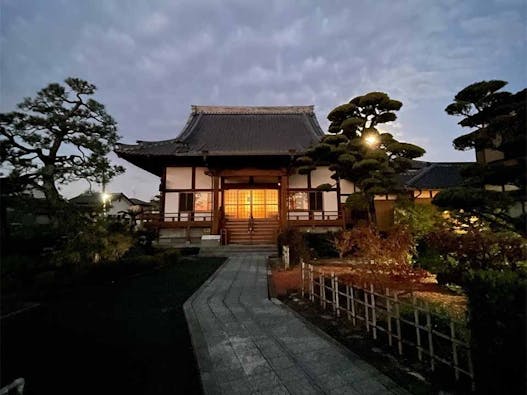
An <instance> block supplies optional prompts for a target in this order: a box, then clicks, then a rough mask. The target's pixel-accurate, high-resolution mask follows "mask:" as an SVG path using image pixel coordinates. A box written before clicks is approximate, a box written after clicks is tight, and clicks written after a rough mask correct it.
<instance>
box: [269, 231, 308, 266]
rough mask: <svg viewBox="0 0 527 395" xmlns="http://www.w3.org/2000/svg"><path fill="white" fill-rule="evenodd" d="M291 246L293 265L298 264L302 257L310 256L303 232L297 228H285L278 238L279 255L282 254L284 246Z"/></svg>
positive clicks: (290, 256) (290, 254)
mask: <svg viewBox="0 0 527 395" xmlns="http://www.w3.org/2000/svg"><path fill="white" fill-rule="evenodd" d="M283 246H288V247H289V261H290V264H291V265H297V264H299V263H300V260H301V259H304V260H307V259H308V258H309V250H308V249H307V246H306V243H305V242H304V237H303V236H302V233H301V232H300V231H299V230H298V229H295V228H286V229H284V230H283V231H282V232H281V233H280V234H279V235H278V238H277V247H278V255H279V256H282V247H283Z"/></svg>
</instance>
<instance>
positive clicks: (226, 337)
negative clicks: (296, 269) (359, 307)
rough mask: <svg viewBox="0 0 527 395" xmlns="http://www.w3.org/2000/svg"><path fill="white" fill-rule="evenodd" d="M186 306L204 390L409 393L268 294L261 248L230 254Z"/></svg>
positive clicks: (284, 392)
mask: <svg viewBox="0 0 527 395" xmlns="http://www.w3.org/2000/svg"><path fill="white" fill-rule="evenodd" d="M184 308H185V315H186V317H187V321H188V324H189V328H190V332H191V336H192V343H193V345H194V350H195V353H196V356H197V359H198V364H199V368H200V372H201V379H202V383H203V389H204V392H205V394H229V395H230V394H252V393H254V394H256V393H258V394H368V395H372V394H393V393H396V394H406V391H404V390H403V389H401V388H400V387H399V386H398V385H397V384H395V383H394V382H393V381H392V380H391V379H389V378H388V377H386V376H385V375H383V374H382V373H380V372H379V371H378V370H376V369H375V368H374V367H372V366H371V365H369V364H367V363H366V362H364V361H362V360H361V359H360V358H359V357H357V356H356V355H355V354H353V353H352V352H350V351H349V350H347V349H345V348H344V347H343V346H341V345H339V344H338V343H336V342H334V341H333V340H332V339H330V338H328V337H327V336H325V334H323V333H321V332H320V331H319V330H318V329H315V328H313V327H312V326H311V325H310V324H308V323H306V322H305V321H304V320H303V319H301V318H299V316H297V315H296V313H294V312H292V311H291V310H289V308H287V307H285V306H284V305H281V304H280V303H279V302H278V301H271V300H269V299H268V293H267V265H266V256H265V255H264V254H257V253H248V254H246V255H241V256H231V258H229V259H228V260H227V261H226V262H225V264H224V265H223V266H222V267H221V268H220V269H219V270H218V271H217V272H216V273H215V274H214V275H213V276H212V277H211V278H210V279H209V280H208V281H207V282H206V283H205V284H203V286H202V287H201V288H200V289H199V290H198V291H197V292H196V293H195V294H194V295H193V296H192V297H191V298H190V299H189V300H188V301H187V302H186V303H185V306H184Z"/></svg>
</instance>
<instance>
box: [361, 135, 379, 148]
mask: <svg viewBox="0 0 527 395" xmlns="http://www.w3.org/2000/svg"><path fill="white" fill-rule="evenodd" d="M364 142H365V143H366V145H368V146H370V147H374V146H376V145H377V144H379V137H377V136H376V135H374V134H369V135H367V136H366V137H364Z"/></svg>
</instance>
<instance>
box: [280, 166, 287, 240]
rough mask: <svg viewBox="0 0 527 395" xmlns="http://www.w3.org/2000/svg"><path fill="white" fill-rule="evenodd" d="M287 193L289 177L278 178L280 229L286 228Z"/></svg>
mask: <svg viewBox="0 0 527 395" xmlns="http://www.w3.org/2000/svg"><path fill="white" fill-rule="evenodd" d="M288 192H289V176H288V175H287V174H286V175H282V176H281V177H280V229H282V230H283V229H285V228H286V227H287V210H288V207H287V198H288Z"/></svg>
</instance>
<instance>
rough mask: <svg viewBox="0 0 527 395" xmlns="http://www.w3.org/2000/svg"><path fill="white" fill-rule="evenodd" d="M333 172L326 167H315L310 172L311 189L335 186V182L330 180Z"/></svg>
mask: <svg viewBox="0 0 527 395" xmlns="http://www.w3.org/2000/svg"><path fill="white" fill-rule="evenodd" d="M332 174H333V172H332V171H331V170H329V169H328V167H327V166H321V167H317V169H316V170H314V171H312V172H311V187H312V188H316V187H317V186H319V185H321V184H331V185H333V184H335V180H334V179H333V178H331V175H332Z"/></svg>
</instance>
